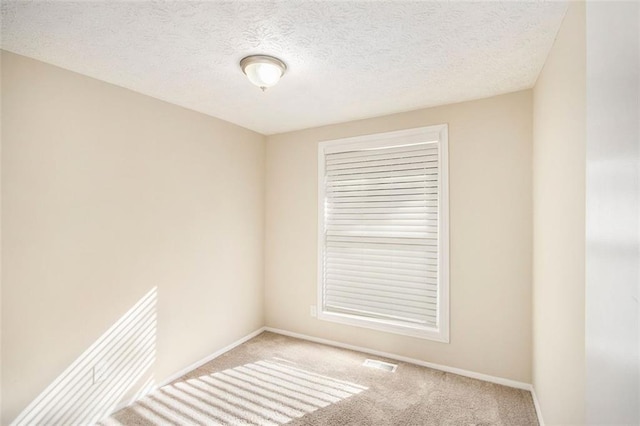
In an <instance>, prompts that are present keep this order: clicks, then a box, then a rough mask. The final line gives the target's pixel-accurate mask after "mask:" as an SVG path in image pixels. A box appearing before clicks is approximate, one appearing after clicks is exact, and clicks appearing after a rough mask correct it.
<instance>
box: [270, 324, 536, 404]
mask: <svg viewBox="0 0 640 426" xmlns="http://www.w3.org/2000/svg"><path fill="white" fill-rule="evenodd" d="M264 329H265V331H270V332H272V333H276V334H282V335H283V336H289V337H295V338H297V339H302V340H308V341H310V342H316V343H322V344H324V345H329V346H335V347H338V348H343V349H349V350H352V351H358V352H364V353H367V354H371V355H377V356H381V357H384V358H389V359H394V360H396V361H402V362H406V363H409V364H415V365H420V366H422V367H429V368H433V369H434V370H440V371H445V372H447V373H453V374H458V375H460V376H465V377H471V378H472V379H478V380H484V381H485V382H491V383H496V384H498V385H504V386H509V387H511V388H516V389H524V390H528V391H530V390H531V384H530V383H524V382H518V381H516V380H511V379H504V378H502V377H495V376H490V375H488V374H482V373H476V372H475V371H468V370H463V369H461V368H456V367H449V366H446V365H440V364H434V363H431V362H427V361H422V360H419V359H415V358H409V357H406V356H401V355H396V354H392V353H389V352H382V351H376V350H373V349H369V348H364V347H362V346H355V345H349V344H347V343H341V342H336V341H334V340H327V339H321V338H319V337H313V336H307V335H306V334H300V333H294V332H292V331H287V330H281V329H278V328H272V327H265V328H264Z"/></svg>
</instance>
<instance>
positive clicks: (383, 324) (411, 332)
mask: <svg viewBox="0 0 640 426" xmlns="http://www.w3.org/2000/svg"><path fill="white" fill-rule="evenodd" d="M318 319H319V320H322V321H330V322H335V323H340V324H346V325H353V326H356V327H363V328H369V329H372V330H377V331H384V332H387V333H393V334H399V335H402V336H409V337H417V338H420V339H426V340H433V341H436V342H442V343H449V333H448V330H438V329H437V328H432V327H419V326H415V327H412V326H409V325H400V324H397V323H393V322H390V321H384V320H378V319H373V318H364V317H358V316H355V315H348V314H340V313H335V312H326V311H322V310H321V309H318Z"/></svg>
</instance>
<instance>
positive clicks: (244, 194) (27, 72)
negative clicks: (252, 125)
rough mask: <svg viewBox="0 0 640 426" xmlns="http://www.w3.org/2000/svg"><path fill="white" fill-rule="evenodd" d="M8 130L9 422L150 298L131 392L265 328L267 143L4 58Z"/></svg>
mask: <svg viewBox="0 0 640 426" xmlns="http://www.w3.org/2000/svg"><path fill="white" fill-rule="evenodd" d="M212 96H213V94H212ZM2 121H3V126H2V149H3V151H4V152H3V154H4V155H3V156H2V201H3V203H2V229H3V241H2V253H3V254H4V256H3V259H2V261H3V269H2V292H3V295H2V296H3V298H2V394H3V396H4V399H3V407H2V408H3V410H2V411H3V420H2V423H3V424H7V423H8V422H9V421H11V420H12V419H14V418H15V417H16V416H17V415H18V414H19V413H20V412H22V411H23V410H24V409H25V407H27V405H28V404H30V403H31V402H32V401H33V400H34V398H36V397H37V396H38V395H39V394H40V393H41V392H42V391H43V390H44V389H45V388H46V387H47V386H48V385H50V384H51V383H53V382H55V381H56V379H57V378H58V377H60V375H61V373H62V372H63V371H65V369H66V368H67V367H68V366H70V365H71V364H72V363H73V362H74V361H75V360H78V359H79V358H82V360H84V361H87V362H88V367H87V366H84V367H81V366H78V367H77V368H78V369H84V370H82V371H81V374H80V375H77V377H78V380H80V381H79V382H78V383H76V386H75V387H74V392H78V389H79V390H80V391H81V392H80V394H82V393H86V394H88V393H91V392H93V390H94V389H96V386H98V385H91V383H90V382H87V380H90V378H91V370H90V368H91V367H92V365H91V362H92V361H91V360H92V359H93V358H91V356H92V354H90V353H89V354H88V353H86V352H85V350H87V348H89V347H90V346H91V345H92V344H93V343H94V342H96V340H97V339H98V338H100V336H103V337H104V338H105V339H106V341H107V343H108V345H107V350H109V351H124V350H125V349H126V348H124V349H123V347H121V346H122V345H120V346H119V345H118V344H116V343H117V342H115V341H114V340H113V336H104V335H103V333H105V331H107V329H109V327H110V326H112V324H114V323H116V322H117V321H118V319H120V318H122V317H123V315H124V314H125V312H127V311H128V310H129V309H130V308H131V307H132V306H134V305H135V304H136V303H137V302H138V301H139V300H140V299H141V298H142V297H143V296H144V295H145V294H147V293H148V292H149V291H151V290H153V289H154V288H157V301H156V302H155V305H154V304H151V305H147V307H146V308H145V309H148V308H149V307H153V312H150V313H148V315H150V316H153V317H155V318H157V325H156V326H155V327H152V333H151V335H149V334H145V336H144V339H152V340H153V345H154V348H155V361H154V362H153V366H152V367H151V368H150V369H149V370H148V371H146V372H145V373H144V375H143V376H141V377H140V379H139V380H138V381H137V382H136V383H127V386H129V387H130V389H124V390H125V391H135V390H137V389H138V388H139V387H140V385H141V384H142V383H144V382H145V381H146V380H147V379H149V378H150V377H151V376H153V378H154V379H155V381H156V383H158V382H161V381H162V380H164V379H166V378H167V377H168V376H170V375H171V374H173V373H175V372H176V371H178V370H180V369H182V368H184V367H186V366H188V365H190V364H191V363H194V362H196V361H198V360H199V359H201V358H203V357H205V356H208V355H210V354H211V353H213V352H215V351H216V350H218V349H220V348H222V347H224V346H225V345H227V344H229V343H231V342H233V341H235V340H237V339H239V338H240V337H242V336H244V335H246V334H248V333H250V332H251V331H254V330H256V329H257V328H259V327H261V326H262V325H263V235H264V232H263V218H264V215H263V213H264V206H263V200H264V184H263V176H264V137H263V136H261V135H259V134H256V133H253V132H251V131H248V130H245V129H243V128H240V127H237V126H235V125H232V124H230V123H227V122H224V121H221V120H218V119H215V118H211V117H207V116H205V115H202V114H198V113H195V112H192V111H189V110H186V109H183V108H180V107H176V106H173V105H170V104H167V103H164V102H161V101H158V100H155V99H152V98H149V97H145V96H142V95H139V94H136V93H134V92H131V91H128V90H125V89H122V88H119V87H115V86H112V85H109V84H107V83H104V82H100V81H97V80H94V79H91V78H88V77H85V76H81V75H78V74H75V73H72V72H69V71H65V70H62V69H59V68H56V67H53V66H50V65H47V64H44V63H41V62H37V61H34V60H31V59H27V58H24V57H21V56H17V55H14V54H11V53H7V52H3V53H2ZM135 323H136V321H134V324H135ZM117 330H120V331H121V332H122V333H125V332H126V333H128V332H129V331H125V330H124V329H123V328H118V329H117ZM141 338H142V337H141V336H137V337H135V336H133V337H132V336H130V335H129V341H127V342H125V343H127V344H129V345H131V347H133V348H134V350H135V348H136V344H137V343H139V340H136V339H141ZM103 349H104V348H103ZM83 354H84V355H83ZM119 356H120V357H121V358H119V359H124V362H128V360H129V358H130V357H131V355H130V354H129V355H127V354H124V352H123V353H121V354H119ZM127 357H129V358H127ZM107 368H108V369H109V368H112V366H109V365H107ZM114 368H115V367H114ZM137 372H139V371H137ZM137 372H136V371H134V372H133V373H137ZM110 373H111V372H108V374H110ZM133 373H132V374H133ZM96 404H97V403H96ZM42 406H43V405H41V407H42ZM85 408H87V407H84V408H83V407H79V406H77V407H75V408H74V409H77V410H80V409H85ZM89 408H96V407H89ZM100 409H101V408H100V407H98V411H100ZM94 411H95V410H94Z"/></svg>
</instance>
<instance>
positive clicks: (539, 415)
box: [529, 385, 544, 426]
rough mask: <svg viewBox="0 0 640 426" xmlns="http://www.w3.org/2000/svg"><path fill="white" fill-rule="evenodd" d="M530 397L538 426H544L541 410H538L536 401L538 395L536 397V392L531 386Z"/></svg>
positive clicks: (538, 404)
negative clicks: (534, 408)
mask: <svg viewBox="0 0 640 426" xmlns="http://www.w3.org/2000/svg"><path fill="white" fill-rule="evenodd" d="M529 390H530V391H531V397H532V398H533V406H534V407H536V415H537V416H538V423H539V424H540V426H544V420H543V419H542V408H540V401H538V395H536V390H535V388H534V387H533V385H531V389H529Z"/></svg>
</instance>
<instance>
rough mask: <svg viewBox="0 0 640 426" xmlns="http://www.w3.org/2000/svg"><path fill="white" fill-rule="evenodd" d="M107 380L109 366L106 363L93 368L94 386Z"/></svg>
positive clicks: (99, 363) (102, 362) (101, 362)
mask: <svg viewBox="0 0 640 426" xmlns="http://www.w3.org/2000/svg"><path fill="white" fill-rule="evenodd" d="M105 380H107V364H106V363H105V362H104V361H100V362H98V363H97V364H96V365H94V366H93V384H96V383H102V382H104V381H105Z"/></svg>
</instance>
